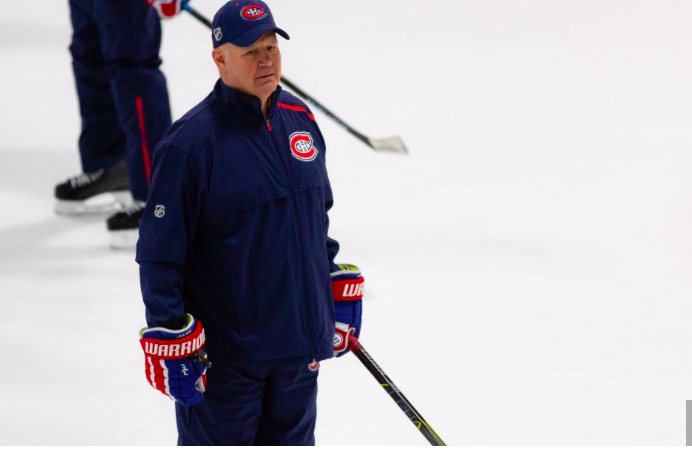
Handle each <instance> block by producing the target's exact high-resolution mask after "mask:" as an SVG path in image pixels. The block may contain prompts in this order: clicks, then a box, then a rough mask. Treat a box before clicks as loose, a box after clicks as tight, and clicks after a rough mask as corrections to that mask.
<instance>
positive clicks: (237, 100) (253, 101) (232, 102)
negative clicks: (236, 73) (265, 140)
mask: <svg viewBox="0 0 692 451" xmlns="http://www.w3.org/2000/svg"><path fill="white" fill-rule="evenodd" d="M279 94H281V86H277V87H276V91H274V92H273V93H272V95H271V97H269V111H268V114H267V119H271V118H272V116H273V115H274V110H275V109H276V103H277V102H278V100H279ZM211 96H212V100H214V101H216V102H219V103H221V104H223V105H224V106H226V107H227V108H226V109H227V111H228V112H229V113H230V114H232V115H233V116H238V117H240V118H242V119H245V120H247V121H251V122H261V123H264V122H265V121H266V119H265V118H264V115H263V114H262V103H261V102H260V99H258V98H257V97H255V96H251V95H250V94H246V93H244V92H242V91H239V90H237V89H235V88H231V87H229V86H227V85H226V84H225V83H223V82H222V81H221V79H219V80H218V81H217V82H216V85H214V91H212V94H211Z"/></svg>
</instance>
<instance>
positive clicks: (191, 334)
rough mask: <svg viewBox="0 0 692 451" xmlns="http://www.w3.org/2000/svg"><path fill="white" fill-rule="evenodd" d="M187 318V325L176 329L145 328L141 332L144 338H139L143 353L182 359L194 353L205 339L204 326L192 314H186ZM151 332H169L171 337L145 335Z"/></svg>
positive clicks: (157, 333)
mask: <svg viewBox="0 0 692 451" xmlns="http://www.w3.org/2000/svg"><path fill="white" fill-rule="evenodd" d="M188 318H189V320H190V322H189V324H188V326H187V327H185V328H184V329H181V330H178V331H171V330H168V329H164V328H161V327H157V328H152V329H147V330H145V331H144V332H143V334H142V335H143V336H144V338H142V339H140V340H139V342H140V344H141V345H142V350H143V351H144V354H146V355H147V357H154V358H157V359H184V358H186V357H190V356H191V355H193V354H196V353H197V351H199V350H200V349H201V348H202V347H203V346H204V342H205V341H206V337H205V335H204V326H203V325H202V323H201V322H200V321H196V320H195V319H194V318H193V317H192V315H188ZM152 332H154V334H155V335H157V336H162V335H163V336H165V335H168V334H170V335H171V339H166V338H164V339H158V338H148V337H146V335H147V334H150V333H152ZM173 337H180V338H173Z"/></svg>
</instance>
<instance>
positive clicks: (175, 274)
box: [136, 144, 206, 328]
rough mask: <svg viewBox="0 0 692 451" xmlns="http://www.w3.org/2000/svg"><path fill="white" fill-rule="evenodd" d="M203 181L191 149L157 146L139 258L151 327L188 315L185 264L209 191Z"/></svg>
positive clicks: (140, 240)
mask: <svg viewBox="0 0 692 451" xmlns="http://www.w3.org/2000/svg"><path fill="white" fill-rule="evenodd" d="M204 180H205V177H204V174H203V173H202V171H201V170H200V165H199V164H198V162H197V160H196V159H194V158H193V154H192V152H190V151H185V150H182V149H179V148H177V147H175V146H172V145H170V144H167V145H166V144H162V145H161V146H158V147H157V148H156V150H155V152H154V161H153V173H152V178H151V184H150V186H149V196H148V198H147V206H146V208H145V210H144V215H143V216H142V221H141V223H140V227H139V241H138V243H137V258H136V259H137V262H138V263H139V265H140V286H141V289H142V297H143V299H144V304H145V306H146V317H147V323H148V324H149V326H150V327H168V328H171V327H173V328H175V326H177V325H178V323H179V322H181V321H183V320H184V317H185V307H184V302H183V297H182V288H183V267H184V265H185V260H186V258H187V249H188V247H189V245H190V243H191V242H192V240H193V238H194V235H195V230H196V228H197V222H198V218H199V214H200V211H201V208H202V204H203V201H204V196H205V193H206V188H205V186H206V185H205V183H204Z"/></svg>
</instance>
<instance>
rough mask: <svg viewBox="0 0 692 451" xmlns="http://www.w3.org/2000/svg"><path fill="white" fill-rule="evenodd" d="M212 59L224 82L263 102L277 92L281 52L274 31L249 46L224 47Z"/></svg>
mask: <svg viewBox="0 0 692 451" xmlns="http://www.w3.org/2000/svg"><path fill="white" fill-rule="evenodd" d="M217 51H219V52H220V53H221V55H219V54H218V53H216V52H217ZM213 56H214V61H216V64H217V66H218V67H219V73H220V75H221V79H222V80H223V81H224V83H226V84H227V85H228V86H230V87H232V88H235V89H239V90H241V91H243V92H245V93H247V94H251V95H253V96H255V97H258V98H259V99H260V100H261V101H262V102H264V101H265V100H266V99H268V98H269V96H270V95H271V93H272V92H274V91H275V90H276V87H277V85H278V84H279V81H280V80H281V52H280V51H279V42H278V40H277V38H276V33H274V32H273V31H271V32H268V33H266V34H264V35H262V37H260V38H259V39H258V40H257V41H255V42H254V43H253V44H252V45H250V46H249V47H237V46H235V45H233V44H230V43H228V44H224V45H222V46H220V47H219V48H218V49H216V50H215V51H214V52H213ZM220 56H221V57H222V58H220Z"/></svg>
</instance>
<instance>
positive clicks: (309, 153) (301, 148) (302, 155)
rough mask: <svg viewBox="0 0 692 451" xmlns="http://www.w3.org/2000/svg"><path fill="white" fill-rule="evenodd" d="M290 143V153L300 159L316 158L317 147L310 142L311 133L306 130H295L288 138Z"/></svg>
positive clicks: (310, 159)
mask: <svg viewBox="0 0 692 451" xmlns="http://www.w3.org/2000/svg"><path fill="white" fill-rule="evenodd" d="M288 140H289V142H290V143H291V153H292V154H293V156H294V157H296V158H297V159H299V160H301V161H312V160H314V159H315V158H317V148H316V147H315V146H314V145H313V143H312V135H310V133H308V132H295V133H294V134H292V135H291V137H290V138H288Z"/></svg>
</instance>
